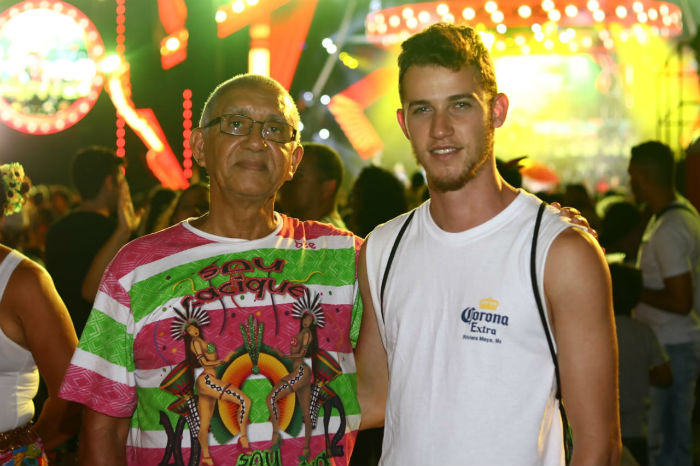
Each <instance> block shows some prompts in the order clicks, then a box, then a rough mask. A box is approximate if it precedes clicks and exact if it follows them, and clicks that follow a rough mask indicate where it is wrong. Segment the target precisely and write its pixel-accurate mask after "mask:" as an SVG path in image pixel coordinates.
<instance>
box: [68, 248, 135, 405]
mask: <svg viewBox="0 0 700 466" xmlns="http://www.w3.org/2000/svg"><path fill="white" fill-rule="evenodd" d="M118 268H119V265H118V260H117V259H116V258H115V260H114V261H113V262H112V264H110V266H109V268H108V269H107V270H106V271H105V274H104V276H103V278H102V282H101V283H100V288H99V290H100V291H99V292H98V294H97V298H96V299H95V304H94V306H93V309H92V311H91V313H90V317H89V318H88V321H87V324H86V326H85V330H84V331H83V333H82V335H81V337H80V342H79V344H78V348H77V349H76V351H75V353H74V354H73V358H72V359H71V364H70V366H69V367H68V370H67V372H66V376H65V378H64V380H63V384H62V385H61V390H60V392H59V396H60V397H61V398H63V399H66V400H69V401H75V402H77V403H81V404H84V405H86V406H87V407H89V408H91V409H93V410H95V411H98V412H101V413H103V414H107V415H109V416H114V417H130V416H131V415H132V413H133V412H134V409H135V408H136V401H137V398H136V383H135V378H134V355H133V341H134V335H133V329H134V322H133V318H132V314H131V312H130V308H129V299H128V294H127V293H126V291H125V290H124V289H123V288H122V286H121V285H120V284H119V282H118V281H117V274H116V270H117V269H118Z"/></svg>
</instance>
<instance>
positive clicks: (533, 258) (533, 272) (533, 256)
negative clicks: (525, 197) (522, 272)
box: [530, 202, 561, 399]
mask: <svg viewBox="0 0 700 466" xmlns="http://www.w3.org/2000/svg"><path fill="white" fill-rule="evenodd" d="M544 208H545V204H544V202H543V203H542V204H540V208H539V210H538V211H537V219H536V220H535V232H534V234H533V236H532V250H531V252H530V277H531V278H532V291H533V292H534V294H535V302H537V310H538V311H539V312H540V320H541V321H542V327H543V328H544V334H545V335H546V336H547V345H549V354H551V356H552V362H554V374H555V376H556V378H557V399H561V388H560V385H561V384H560V383H559V362H558V361H557V353H556V352H555V351H554V343H553V342H552V335H551V333H550V332H549V327H548V326H547V317H546V316H545V313H544V307H543V306H542V298H541V297H540V288H539V286H537V237H538V235H539V233H540V225H541V224H542V214H544Z"/></svg>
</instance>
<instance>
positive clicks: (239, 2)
mask: <svg viewBox="0 0 700 466" xmlns="http://www.w3.org/2000/svg"><path fill="white" fill-rule="evenodd" d="M231 10H233V12H234V13H240V12H242V11H243V10H245V3H243V0H236V1H235V2H233V3H232V4H231Z"/></svg>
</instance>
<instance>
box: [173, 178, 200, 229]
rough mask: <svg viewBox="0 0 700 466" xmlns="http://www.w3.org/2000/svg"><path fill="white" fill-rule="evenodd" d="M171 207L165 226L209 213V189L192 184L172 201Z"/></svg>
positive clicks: (198, 184)
mask: <svg viewBox="0 0 700 466" xmlns="http://www.w3.org/2000/svg"><path fill="white" fill-rule="evenodd" d="M172 205H173V208H172V210H170V211H169V214H170V215H169V216H168V225H167V226H170V225H175V224H176V223H180V222H181V221H183V220H187V219H188V218H192V217H199V216H201V215H203V214H205V213H206V212H208V211H209V188H208V187H207V185H206V184H204V183H193V184H191V185H189V186H188V187H187V188H185V189H184V190H183V191H182V192H181V193H180V194H179V195H178V196H177V197H176V198H175V199H174V201H173V204H172Z"/></svg>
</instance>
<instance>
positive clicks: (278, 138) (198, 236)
mask: <svg viewBox="0 0 700 466" xmlns="http://www.w3.org/2000/svg"><path fill="white" fill-rule="evenodd" d="M298 127H299V113H298V111H297V109H296V107H295V105H294V102H293V100H292V99H291V98H290V96H289V94H288V92H287V91H286V90H285V89H284V88H283V87H282V86H280V85H279V83H277V82H276V81H274V80H272V79H270V78H266V77H262V76H257V75H240V76H236V77H234V78H232V79H230V80H228V81H226V82H224V83H222V84H221V85H219V86H218V87H217V88H216V89H215V90H214V91H213V93H212V94H211V96H210V97H209V99H208V100H207V102H206V104H205V106H204V110H203V113H202V117H201V120H200V127H199V128H197V129H195V130H194V131H193V133H192V137H191V141H190V142H191V147H192V150H193V154H194V157H195V159H196V161H197V162H198V163H199V164H200V165H201V166H203V167H205V168H206V169H207V171H208V173H209V178H210V199H211V201H210V211H209V212H208V213H205V214H204V215H202V216H201V217H199V218H197V219H193V220H190V221H186V222H183V223H181V224H178V225H176V226H174V227H171V228H169V229H167V230H164V231H162V232H159V233H156V234H154V235H150V236H148V237H143V238H139V239H137V240H135V241H133V242H131V243H129V244H128V245H127V246H125V247H124V248H123V249H122V250H121V251H120V252H119V254H118V255H117V256H116V258H115V259H114V261H113V262H112V263H111V265H110V266H109V268H108V270H107V271H106V272H105V275H104V277H103V279H102V283H101V285H100V288H99V293H98V295H97V299H96V301H95V306H94V309H93V312H92V314H91V316H90V319H89V321H88V324H87V327H86V329H85V332H84V334H83V338H82V339H81V342H80V344H79V348H78V350H77V351H76V353H75V356H74V357H73V361H72V365H71V367H70V369H69V370H68V373H67V376H66V379H65V382H64V385H63V387H62V390H61V396H62V397H64V398H66V399H70V400H75V401H78V402H80V403H83V404H85V405H86V406H87V408H88V409H87V410H86V414H85V418H84V429H83V433H82V440H81V443H80V448H81V451H80V459H81V462H82V463H84V464H112V465H115V464H125V463H126V464H133V465H148V464H153V465H155V464H183V465H184V464H188V465H195V464H206V465H212V464H270V465H273V464H279V465H281V464H284V465H293V464H306V463H307V462H308V463H312V462H318V461H329V458H328V457H329V455H332V456H336V458H335V459H334V460H335V462H336V464H346V463H347V460H348V458H349V455H350V453H351V445H352V443H353V442H352V440H351V437H353V435H352V433H353V432H354V431H355V430H356V429H357V427H358V424H359V405H358V403H357V399H356V397H355V392H354V389H353V387H354V367H355V365H354V362H353V353H352V344H353V341H352V340H353V339H352V338H351V337H350V336H351V335H352V334H354V335H356V334H357V328H358V326H359V322H358V321H357V318H356V311H358V309H356V308H355V307H354V305H353V304H354V303H355V298H356V294H357V289H356V285H355V276H356V272H355V267H356V257H357V252H358V249H359V245H360V241H359V239H358V238H357V237H355V236H353V235H352V234H350V233H348V232H342V231H340V230H337V229H335V228H333V227H331V226H328V225H323V224H319V223H315V222H311V223H306V222H302V221H299V220H296V219H293V218H289V217H286V216H284V215H281V214H278V213H276V212H275V211H274V202H275V195H276V194H277V191H278V190H279V188H280V186H281V185H282V184H283V183H284V182H285V181H287V180H289V179H291V178H292V176H293V175H294V173H295V171H296V169H297V168H298V166H299V163H300V162H301V160H302V154H303V149H302V147H301V145H300V143H299V134H298V131H297V128H298ZM353 329H354V332H353ZM290 395H293V396H290ZM321 407H322V408H323V413H324V414H323V417H324V419H323V427H321V426H318V427H316V419H317V415H318V413H319V409H320V408H321ZM185 427H187V429H188V430H189V435H183V430H184V428H185Z"/></svg>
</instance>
